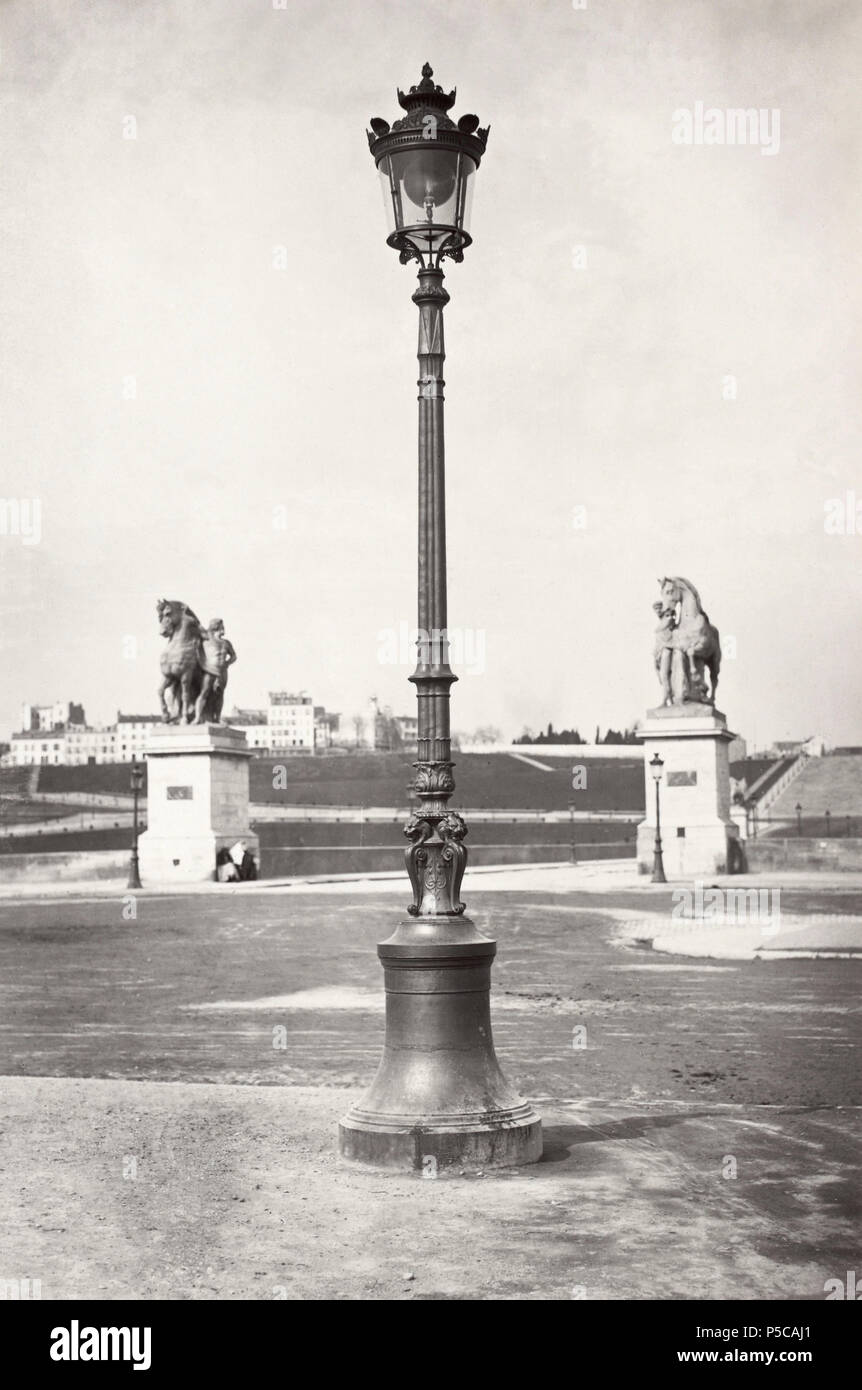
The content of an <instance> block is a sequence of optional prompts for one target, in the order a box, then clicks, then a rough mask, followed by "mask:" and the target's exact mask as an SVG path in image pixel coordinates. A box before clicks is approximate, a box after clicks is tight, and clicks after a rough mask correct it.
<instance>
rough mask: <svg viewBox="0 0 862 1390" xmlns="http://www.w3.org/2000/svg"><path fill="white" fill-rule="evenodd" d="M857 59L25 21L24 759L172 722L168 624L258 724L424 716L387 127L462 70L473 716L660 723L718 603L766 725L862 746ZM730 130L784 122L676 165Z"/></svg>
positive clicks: (519, 34)
mask: <svg viewBox="0 0 862 1390" xmlns="http://www.w3.org/2000/svg"><path fill="white" fill-rule="evenodd" d="M860 57H862V52H860V23H859V12H858V7H857V6H855V5H853V4H851V3H829V2H828V0H799V3H793V0H783V3H780V4H779V3H773V0H745V3H737V0H661V3H660V4H656V3H655V0H588V5H587V8H586V9H578V8H575V6H574V5H573V4H572V3H571V0H538V3H537V2H536V0H531V2H530V3H526V0H492V2H491V3H488V2H487V0H486V2H485V3H482V4H477V3H476V0H470V3H467V0H448V2H447V3H435V0H423V4H422V5H415V4H410V3H404V0H391V3H386V2H385V0H361V3H359V2H358V0H348V2H347V3H344V2H342V3H339V4H335V3H332V0H287V3H286V8H284V9H280V8H279V9H276V8H274V6H273V3H272V0H206V3H202V2H201V0H148V3H146V4H140V3H138V0H5V2H4V3H2V4H0V100H2V150H0V180H2V187H0V261H2V308H0V347H2V380H0V393H2V399H0V427H2V457H3V474H2V481H0V493H2V497H3V498H4V499H6V500H7V501H9V500H10V499H11V500H13V501H14V500H18V501H25V502H26V501H28V500H29V501H31V502H32V501H33V500H36V501H38V503H39V506H40V508H41V522H40V528H39V531H40V534H38V535H36V534H35V533H32V534H30V535H29V536H25V535H21V534H18V535H15V534H7V535H0V578H2V583H3V592H2V598H0V602H2V617H0V641H2V666H0V731H3V732H7V733H8V731H9V729H11V728H14V727H17V726H18V708H19V705H20V703H21V701H23V700H28V701H32V702H34V703H37V702H39V703H46V702H48V701H51V700H55V699H73V700H78V701H83V703H84V705H85V707H86V710H87V714H88V717H89V719H90V720H91V721H95V720H103V719H109V718H113V717H114V715H115V712H116V710H117V709H118V708H121V709H123V710H124V711H154V710H155V709H156V688H157V685H158V681H159V669H158V665H159V652H160V649H161V646H162V641H161V639H160V638H159V636H158V631H157V625H156V615H155V603H156V600H157V598H159V597H160V596H165V597H168V598H179V599H183V600H185V601H186V602H187V603H189V604H190V605H191V606H192V607H193V608H194V609H195V610H196V612H197V613H198V614H199V616H200V617H201V618H204V619H209V618H211V617H213V616H216V615H218V616H221V617H223V618H224V620H225V623H226V627H227V633H228V636H229V637H230V638H231V639H232V641H233V642H234V645H235V647H236V649H237V652H238V655H239V662H238V665H237V666H236V667H235V668H234V671H233V672H232V673H231V685H230V689H229V692H228V704H229V705H230V704H233V703H234V702H238V703H239V704H241V705H256V704H261V703H263V702H265V700H266V693H267V691H268V690H270V689H279V688H285V687H286V688H292V689H300V688H302V689H305V690H307V691H308V692H309V693H310V694H311V695H312V696H313V698H314V700H315V702H316V703H319V704H325V705H326V706H327V707H328V708H330V709H335V710H341V711H343V712H345V713H348V712H350V711H352V710H354V709H357V708H359V707H361V706H363V705H364V704H365V703H366V701H367V699H368V697H369V696H370V695H372V694H376V695H378V696H379V697H380V699H381V701H382V702H383V703H389V704H391V705H392V706H393V707H394V708H395V710H396V712H410V711H411V710H412V709H413V708H414V705H415V700H414V692H413V687H412V686H409V685H408V684H407V683H406V676H407V675H408V673H409V670H410V669H411V666H410V665H404V664H398V663H397V662H396V663H393V662H391V661H390V660H387V659H384V660H381V658H389V657H391V656H392V655H393V650H392V649H393V641H392V640H390V641H387V639H386V633H387V630H390V631H393V632H394V633H396V634H397V633H398V631H399V629H400V625H402V624H406V625H409V626H412V625H413V623H414V622H415V608H416V596H415V572H416V559H415V555H416V442H415V437H416V399H415V398H416V385H415V383H416V374H417V364H416V358H415V352H416V318H417V314H416V309H415V306H414V305H413V304H412V303H411V300H410V296H411V294H412V291H413V289H414V283H415V281H414V270H413V269H412V268H411V267H404V266H401V265H400V264H399V263H398V258H397V255H396V254H395V253H394V252H392V251H391V250H390V249H389V248H388V247H387V246H386V245H385V231H386V229H385V223H384V215H383V208H382V203H381V197H380V192H379V189H378V181H377V177H376V175H375V171H374V166H373V163H372V160H371V158H370V155H369V153H368V148H367V144H366V138H365V127H366V124H367V121H368V118H369V117H371V116H373V115H382V116H385V117H386V118H387V119H389V120H392V119H394V117H395V116H396V115H397V114H400V112H399V110H398V107H397V104H396V100H395V88H396V86H399V85H400V86H401V87H406V86H408V85H410V84H412V83H414V82H416V81H418V80H419V75H420V68H421V66H422V63H423V62H424V61H425V60H426V59H428V60H429V61H430V62H431V63H432V65H433V67H434V71H435V80H436V81H439V82H441V83H442V84H443V85H444V86H445V87H446V89H447V90H448V89H449V88H450V87H453V86H456V85H457V88H458V102H457V104H456V107H455V114H456V115H460V114H461V113H462V112H464V111H470V112H476V113H477V114H478V115H479V116H480V117H481V119H482V123H483V125H484V124H486V123H490V126H491V134H490V138H489V144H488V152H487V156H486V158H485V161H484V162H483V164H482V167H481V169H480V171H479V175H478V177H477V181H476V191H475V200H474V210H473V233H474V238H475V244H474V246H473V247H472V248H471V249H470V250H469V251H468V252H467V254H466V256H465V259H464V262H463V264H462V265H459V266H454V265H453V266H451V268H450V269H449V270H448V272H447V286H448V289H449V291H450V294H451V296H452V299H451V303H450V305H449V307H448V308H447V310H446V331H447V351H448V358H447V369H446V380H447V389H446V396H447V422H446V428H447V466H448V479H447V486H448V508H449V511H448V538H449V574H450V604H449V616H450V623H451V626H452V629H453V630H455V631H456V632H457V633H460V634H463V635H464V636H463V641H462V647H463V658H462V660H461V661H460V663H459V667H460V672H461V677H462V678H461V680H460V681H459V683H458V685H457V686H455V687H454V690H453V701H454V704H453V725H454V727H455V728H456V729H461V730H471V729H474V728H476V727H477V726H478V725H483V724H496V725H499V726H501V727H502V728H503V730H504V731H505V732H506V733H512V734H517V733H519V732H520V730H521V728H522V726H523V725H524V724H531V725H533V726H534V727H538V726H541V725H543V724H544V723H547V721H548V720H553V721H554V723H555V724H557V725H558V726H559V725H561V724H566V725H568V724H572V723H577V724H578V725H579V726H580V728H581V731H582V732H590V733H591V732H592V729H593V727H594V726H595V724H596V723H601V724H602V726H603V727H604V726H606V725H609V724H610V725H615V726H620V725H622V724H625V723H631V722H632V721H634V720H635V719H637V718H639V717H641V716H642V715H643V713H644V711H645V709H646V708H647V706H650V705H653V704H655V703H657V691H658V686H657V683H656V680H655V676H654V672H653V669H652V656H651V653H652V640H653V638H652V633H653V627H654V623H655V618H654V615H653V612H652V609H651V604H652V603H653V601H654V600H655V599H656V597H657V595H658V585H657V583H656V580H657V578H659V577H660V576H663V575H665V574H680V575H684V576H687V577H688V578H689V579H690V580H692V581H693V583H694V584H695V585H696V586H697V587H698V589H699V590H700V593H701V595H702V597H703V601H704V604H705V607H706V609H707V610H708V613H709V616H710V618H711V620H712V621H713V622H714V623H716V624H717V626H718V627H719V629H720V631H721V633H722V637H723V640H724V642H725V646H726V649H727V651H726V658H725V662H724V666H723V670H722V673H721V682H720V689H719V700H718V703H719V706H720V707H721V708H722V709H723V710H725V712H726V713H727V715H728V719H729V722H730V724H731V727H733V728H735V729H738V730H739V731H740V732H742V733H743V734H744V735H745V736H747V737H748V738H749V740H756V741H757V742H758V743H763V742H765V741H766V740H768V739H772V738H778V737H792V736H802V735H806V734H809V733H813V732H815V731H816V732H821V733H823V734H824V735H825V736H826V737H827V738H828V739H829V740H831V741H833V742H839V743H841V742H843V743H849V742H854V743H862V695H860V685H862V621H860V619H862V506H860V516H859V520H858V524H857V527H856V528H855V530H856V533H855V534H853V533H852V531H853V528H852V527H851V526H850V525H849V524H847V525H845V527H844V529H845V531H846V532H849V534H843V535H841V534H829V533H827V530H826V529H825V520H826V511H825V508H826V506H827V504H828V503H829V502H830V500H831V499H845V498H846V494H847V493H848V492H849V493H855V494H856V497H857V498H858V500H859V502H860V503H862V465H860V461H859V435H860V428H859V425H860V417H859V399H860V381H859V375H860V371H859V368H860V361H859V348H858V330H857V325H858V322H859V305H858V303H857V302H855V301H856V300H857V299H858V297H859V285H860V283H862V277H860V275H859V258H858V239H859V225H860V207H859V202H860V191H859V190H860V179H859V164H860V161H859V154H860V149H859V144H860V142H859V128H860V98H859V69H860ZM697 102H701V103H703V104H704V106H705V107H706V108H718V109H725V108H729V107H733V108H735V107H754V108H758V109H760V108H763V109H764V111H766V112H772V111H774V110H778V111H779V112H780V126H779V130H780V144H779V147H778V149H777V152H774V153H768V154H764V153H762V152H761V148H760V147H758V146H750V145H747V146H740V145H735V146H730V145H727V144H723V145H721V144H717V145H690V146H685V145H680V144H675V143H674V142H673V140H672V130H673V115H674V112H675V111H677V110H679V109H680V108H686V109H688V110H690V111H692V112H694V110H695V104H696V103H697ZM129 118H133V120H130V119H129ZM772 133H773V135H774V133H775V132H774V131H773V132H772ZM129 134H134V135H135V137H136V138H126V137H128V136H129ZM275 248H284V250H283V251H282V252H277V251H276V250H275ZM584 262H585V263H584ZM279 266H283V268H279ZM854 330H856V332H855V333H854ZM728 378H733V379H734V380H733V381H729V380H728ZM734 390H735V399H733V398H732V397H733V393H734ZM729 397H730V398H729ZM577 508H583V509H584V510H583V511H581V512H578V511H577V510H576V509H577ZM834 511H835V509H834V508H833V512H832V513H831V514H833V515H834ZM5 514H6V516H7V517H11V516H12V511H11V510H10V509H9V508H8V507H7V509H6V513H5ZM577 521H581V522H584V523H585V524H583V525H580V526H578V525H576V524H575V523H576V522H577ZM5 529H6V530H7V531H13V530H14V526H12V525H11V524H7V525H6V528H5ZM19 529H20V528H19ZM32 542H38V543H32ZM130 638H131V639H134V641H129V640H128V639H130ZM731 638H732V639H733V640H732V641H731V640H729V639H731ZM395 645H396V647H397V642H396V643H395ZM394 654H395V655H397V654H398V653H397V650H396V651H395V653H394Z"/></svg>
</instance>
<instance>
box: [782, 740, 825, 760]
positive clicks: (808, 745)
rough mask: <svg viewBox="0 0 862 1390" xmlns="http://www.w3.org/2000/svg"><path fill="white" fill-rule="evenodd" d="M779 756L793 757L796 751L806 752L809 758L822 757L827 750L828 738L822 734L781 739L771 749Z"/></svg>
mask: <svg viewBox="0 0 862 1390" xmlns="http://www.w3.org/2000/svg"><path fill="white" fill-rule="evenodd" d="M771 751H772V752H773V753H774V754H775V756H776V757H778V758H791V757H793V755H794V753H806V754H807V755H808V757H809V758H822V757H823V755H824V753H825V752H826V740H825V739H824V738H823V737H822V735H820V734H811V735H809V737H808V738H792V739H779V740H778V742H777V743H774V744H773V745H772V750H771Z"/></svg>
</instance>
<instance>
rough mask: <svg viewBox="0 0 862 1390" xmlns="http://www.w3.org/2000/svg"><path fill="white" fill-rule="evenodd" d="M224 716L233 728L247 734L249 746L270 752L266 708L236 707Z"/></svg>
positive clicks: (262, 751)
mask: <svg viewBox="0 0 862 1390" xmlns="http://www.w3.org/2000/svg"><path fill="white" fill-rule="evenodd" d="M223 717H224V720H225V723H226V724H227V725H228V726H229V727H230V728H231V729H239V730H241V732H242V733H244V734H245V737H246V742H247V743H248V746H249V748H252V749H254V751H255V752H256V753H268V752H269V746H270V731H269V723H268V721H267V717H266V710H265V709H234V711H233V713H232V714H227V715H224V716H223Z"/></svg>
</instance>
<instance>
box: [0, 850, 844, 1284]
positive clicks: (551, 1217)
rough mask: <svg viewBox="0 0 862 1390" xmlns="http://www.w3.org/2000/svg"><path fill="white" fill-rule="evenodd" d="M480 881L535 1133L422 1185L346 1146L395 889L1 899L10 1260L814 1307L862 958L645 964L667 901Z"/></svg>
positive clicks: (835, 1234) (376, 1022)
mask: <svg viewBox="0 0 862 1390" xmlns="http://www.w3.org/2000/svg"><path fill="white" fill-rule="evenodd" d="M512 877H513V878H514V877H515V876H514V875H513V876H512ZM486 881H487V882H489V883H493V881H494V879H493V876H491V875H489V876H488V879H487V880H486ZM520 881H521V882H525V883H526V882H528V881H529V879H528V878H527V876H524V877H523V878H522V879H521V880H520ZM476 884H477V886H476V887H474V888H473V890H472V893H471V897H470V905H471V911H472V915H473V917H474V919H475V920H476V921H477V923H478V924H479V925H480V927H482V928H483V929H485V930H489V931H491V932H492V933H493V934H495V935H496V937H497V940H498V943H499V951H500V960H499V964H498V966H497V967H496V968H495V991H494V1026H495V1037H496V1042H497V1049H498V1053H499V1055H500V1057H501V1061H502V1062H503V1065H504V1067H505V1069H506V1071H507V1072H508V1074H509V1075H510V1077H511V1078H512V1080H513V1081H514V1082H515V1083H516V1084H517V1085H518V1087H519V1088H520V1089H521V1090H522V1091H523V1092H524V1094H526V1095H528V1096H530V1097H531V1098H532V1099H533V1100H534V1101H535V1102H536V1103H537V1105H538V1108H539V1109H540V1110H541V1112H542V1114H543V1117H544V1120H545V1125H546V1152H545V1159H544V1160H543V1162H542V1163H541V1164H539V1165H536V1166H535V1167H534V1168H530V1169H524V1170H522V1171H521V1172H520V1173H518V1174H517V1175H512V1174H501V1175H486V1176H483V1177H481V1178H480V1177H478V1176H477V1175H476V1174H475V1173H467V1174H465V1175H464V1177H463V1178H461V1177H457V1176H455V1177H451V1178H448V1177H447V1178H441V1179H438V1180H437V1181H436V1182H433V1181H425V1180H423V1179H422V1178H421V1177H419V1176H415V1177H414V1176H404V1177H399V1176H380V1175H378V1174H374V1173H366V1172H362V1171H359V1172H357V1171H356V1170H355V1169H353V1168H351V1167H345V1166H342V1165H341V1164H340V1163H339V1161H338V1160H337V1159H336V1157H335V1154H334V1135H335V1123H336V1121H337V1118H338V1116H339V1115H340V1114H341V1113H342V1112H343V1111H344V1110H345V1109H346V1108H347V1107H348V1105H349V1103H350V1101H351V1099H352V1098H353V1095H354V1094H355V1093H356V1088H361V1087H362V1086H364V1085H365V1084H367V1082H368V1080H369V1079H370V1076H371V1074H372V1073H373V1070H374V1067H375V1066H376V1063H377V1059H378V1056H379V1050H380V1042H381V1037H382V1011H381V1008H380V1003H381V996H380V973H379V967H378V965H377V961H376V957H375V954H374V943H375V941H376V940H377V939H378V938H379V937H380V936H382V935H385V934H387V933H388V931H389V929H390V928H391V927H392V926H393V925H394V923H395V922H396V921H397V920H398V917H399V915H400V901H401V899H403V897H404V892H403V885H399V886H398V890H397V891H398V892H399V894H400V897H399V900H398V901H394V900H393V895H392V893H391V892H388V891H387V892H381V891H380V888H379V887H378V888H377V889H376V890H372V891H366V892H363V893H357V892H356V891H355V889H354V890H353V891H351V889H350V887H349V886H347V885H345V886H344V887H343V888H342V889H341V890H340V891H339V892H335V893H332V892H327V893H324V892H318V893H311V892H298V891H296V890H290V891H281V892H277V891H266V892H260V891H256V892H255V891H246V892H242V891H237V892H232V893H231V894H230V895H229V896H227V897H225V896H221V895H219V894H218V893H208V894H200V895H197V896H194V897H158V896H146V895H144V896H142V897H141V898H140V899H138V900H137V902H136V903H135V904H134V906H135V908H136V912H137V916H136V917H135V918H134V919H128V918H127V917H124V915H123V912H124V910H125V911H126V912H128V910H129V905H128V902H127V903H126V904H125V907H124V904H123V900H122V898H121V897H113V898H111V897H95V898H91V899H90V900H87V901H85V900H80V899H73V900H72V901H50V902H41V901H31V902H26V903H14V902H11V901H4V902H2V903H0V1075H2V1076H3V1077H4V1080H3V1081H2V1083H0V1096H2V1102H0V1180H2V1183H3V1191H4V1194H6V1195H7V1196H8V1197H9V1198H10V1199H11V1202H12V1205H13V1217H12V1220H11V1221H10V1223H9V1226H8V1228H7V1230H6V1232H5V1236H4V1242H3V1262H4V1264H8V1265H9V1266H10V1267H9V1268H8V1269H7V1268H2V1269H0V1277H2V1278H13V1277H19V1278H22V1277H31V1278H42V1281H43V1296H45V1297H52V1296H55V1297H58V1296H59V1297H62V1296H72V1295H74V1296H81V1297H98V1296H106V1295H107V1296H109V1297H121V1296H129V1297H143V1298H147V1297H157V1296H164V1295H165V1294H167V1295H168V1296H172V1297H193V1298H207V1297H216V1296H221V1297H274V1296H279V1295H280V1293H281V1292H282V1291H284V1292H286V1293H287V1296H288V1297H297V1296H303V1297H314V1298H316V1297H341V1298H364V1297H375V1296H376V1297H384V1298H402V1297H403V1298H420V1299H422V1298H429V1299H436V1298H459V1299H460V1298H504V1299H505V1298H516V1297H533V1298H538V1299H548V1298H550V1299H557V1298H571V1297H580V1296H584V1297H587V1298H597V1297H620V1298H626V1297H641V1298H651V1297H660V1298H702V1297H707V1298H728V1297H742V1298H771V1297H784V1298H821V1297H823V1284H824V1282H825V1280H826V1279H827V1278H832V1277H836V1276H838V1277H843V1275H844V1272H845V1271H846V1270H847V1269H855V1268H858V1263H859V1255H858V1250H859V1246H858V1229H859V1217H860V1201H859V1195H858V1183H857V1173H858V1167H859V1160H860V1156H862V1132H860V1116H859V1110H858V1107H860V1105H862V1069H860V1066H859V1044H860V1003H859V987H858V980H859V974H858V972H859V963H858V961H854V960H849V961H848V960H810V959H791V960H768V961H765V960H754V961H730V962H722V963H718V962H715V961H706V960H701V961H696V960H691V959H686V958H684V957H682V956H674V955H661V956H659V955H657V954H656V953H655V952H652V951H650V950H648V949H645V948H643V947H637V946H632V945H626V944H623V943H622V942H621V941H620V939H619V929H618V927H617V926H616V925H615V921H614V914H615V913H616V914H624V913H626V912H628V911H638V912H640V913H653V914H655V915H656V916H657V918H659V919H661V920H663V919H664V918H665V917H666V916H667V915H668V912H669V907H670V892H669V890H668V891H663V890H657V889H646V890H642V891H640V892H638V890H637V889H636V888H634V887H625V888H618V890H617V891H616V892H614V891H612V889H610V888H605V889H604V890H603V891H601V892H598V891H593V892H591V891H581V892H575V893H572V892H570V893H568V894H563V893H551V892H548V891H539V890H534V891H532V892H517V891H509V892H505V893H504V892H501V891H485V892H483V891H480V890H479V891H477V889H478V880H476ZM387 887H388V885H387ZM785 901H787V902H789V904H790V905H791V906H794V907H795V909H796V910H797V911H800V912H802V911H805V912H814V911H815V909H817V908H819V910H820V912H822V913H828V912H829V911H834V910H840V911H841V912H842V913H843V914H845V915H846V914H847V913H848V911H856V910H857V907H856V903H855V898H854V897H853V896H852V894H850V893H847V892H845V893H841V892H840V890H838V891H837V893H836V896H835V897H834V898H833V897H832V896H831V895H830V893H829V892H828V891H827V890H821V891H819V892H814V891H812V889H811V888H810V887H805V886H800V887H799V888H797V889H796V890H795V895H794V892H788V893H787V894H786V897H785V896H783V898H782V902H783V904H784V903H785ZM632 903H634V904H635V906H632ZM836 903H837V904H839V907H838V908H837V909H836ZM851 903H852V904H853V906H852V907H849V906H848V905H849V904H851ZM274 1030H284V1031H283V1033H282V1032H280V1031H274ZM282 1040H283V1041H284V1042H285V1044H286V1046H285V1047H284V1048H283V1049H282V1048H281V1047H280V1046H278V1045H274V1044H278V1043H280V1042H281V1041H282ZM166 1083H170V1084H166ZM200 1083H207V1084H200ZM131 1160H134V1164H131ZM132 1168H134V1170H135V1176H131V1171H132ZM124 1170H125V1172H126V1174H127V1176H124ZM408 1273H412V1274H414V1276H415V1277H414V1278H413V1279H406V1278H404V1277H403V1276H404V1275H406V1274H408ZM274 1290H275V1292H273V1291H274Z"/></svg>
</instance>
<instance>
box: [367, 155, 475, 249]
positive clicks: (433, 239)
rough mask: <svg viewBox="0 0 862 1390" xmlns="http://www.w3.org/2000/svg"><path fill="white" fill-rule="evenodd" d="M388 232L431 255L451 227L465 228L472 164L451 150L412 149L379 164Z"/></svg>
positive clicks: (466, 157) (464, 229) (390, 156)
mask: <svg viewBox="0 0 862 1390" xmlns="http://www.w3.org/2000/svg"><path fill="white" fill-rule="evenodd" d="M379 172H380V178H381V182H382V185H383V198H384V204H385V206H386V212H387V218H388V221H389V230H390V232H394V231H400V232H405V233H407V239H408V240H409V241H411V242H412V243H413V245H414V246H416V247H417V249H420V250H422V251H429V250H431V251H436V250H437V249H438V248H439V246H440V245H441V244H442V243H443V242H444V241H445V240H446V238H447V237H448V236H449V235H451V233H452V231H453V229H458V230H463V231H466V230H467V225H468V218H469V211H470V202H471V194H472V184H473V175H474V174H475V172H476V165H475V164H474V163H473V160H472V159H470V158H469V156H468V155H465V154H459V152H458V151H457V150H443V149H439V148H435V147H433V146H432V147H423V146H422V145H416V146H414V147H413V148H411V149H406V150H398V151H396V152H395V153H394V154H391V155H387V156H386V157H385V158H384V159H383V160H381V162H380V165H379Z"/></svg>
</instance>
